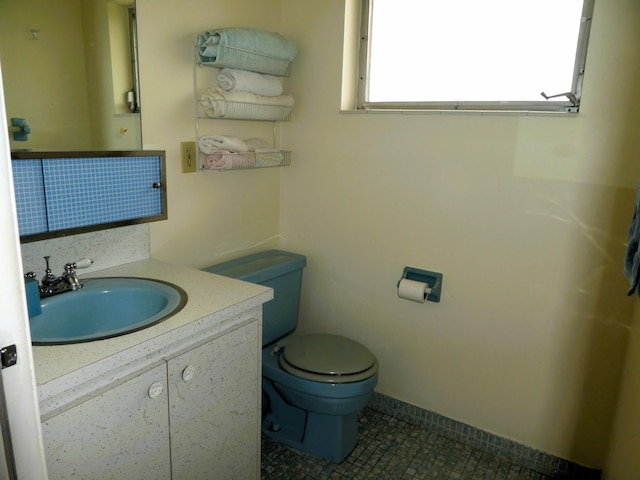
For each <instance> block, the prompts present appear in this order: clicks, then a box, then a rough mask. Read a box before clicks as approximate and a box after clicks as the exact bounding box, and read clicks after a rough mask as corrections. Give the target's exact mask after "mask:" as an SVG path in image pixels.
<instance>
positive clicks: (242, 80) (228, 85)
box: [218, 68, 282, 97]
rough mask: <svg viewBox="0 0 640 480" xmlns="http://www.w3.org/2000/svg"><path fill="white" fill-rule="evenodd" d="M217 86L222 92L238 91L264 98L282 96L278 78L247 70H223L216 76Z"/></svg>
mask: <svg viewBox="0 0 640 480" xmlns="http://www.w3.org/2000/svg"><path fill="white" fill-rule="evenodd" d="M218 85H220V88H222V89H223V90H239V91H242V92H250V93H255V94H256V95H262V96H265V97H277V96H279V95H282V83H280V80H279V79H278V77H274V76H273V75H267V74H265V73H256V72H250V71H249V70H238V69H236V68H223V69H222V70H221V71H220V73H219V74H218Z"/></svg>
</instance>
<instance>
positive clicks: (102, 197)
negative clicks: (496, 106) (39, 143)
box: [42, 155, 166, 231]
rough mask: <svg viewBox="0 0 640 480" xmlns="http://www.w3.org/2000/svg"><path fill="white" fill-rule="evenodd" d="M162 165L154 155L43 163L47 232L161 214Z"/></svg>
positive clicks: (46, 159)
mask: <svg viewBox="0 0 640 480" xmlns="http://www.w3.org/2000/svg"><path fill="white" fill-rule="evenodd" d="M161 162H162V159H161V157H160V156H155V155H150V156H139V157H116V156H114V157H88V158H45V159H43V160H42V170H43V172H44V188H45V197H46V201H47V221H48V224H49V230H50V231H56V230H64V229H70V228H76V227H84V226H87V225H96V224H110V223H114V222H122V221H131V220H135V219H141V218H147V219H151V218H154V217H160V216H162V215H163V196H162V188H161V186H162V165H161ZM154 185H156V186H157V188H154ZM164 213H166V212H164ZM165 218H166V217H165Z"/></svg>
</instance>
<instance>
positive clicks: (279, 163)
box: [202, 150, 291, 171]
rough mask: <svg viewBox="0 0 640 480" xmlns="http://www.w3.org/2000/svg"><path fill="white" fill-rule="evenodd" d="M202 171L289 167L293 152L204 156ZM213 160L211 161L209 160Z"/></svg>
mask: <svg viewBox="0 0 640 480" xmlns="http://www.w3.org/2000/svg"><path fill="white" fill-rule="evenodd" d="M203 156H204V157H205V158H204V160H203V163H202V170H206V171H216V170H217V171H225V170H247V169H254V168H272V167H288V166H290V165H291V152H288V151H284V150H273V151H269V152H247V153H223V154H218V155H204V154H203ZM210 157H211V159H210V160H209V158H210Z"/></svg>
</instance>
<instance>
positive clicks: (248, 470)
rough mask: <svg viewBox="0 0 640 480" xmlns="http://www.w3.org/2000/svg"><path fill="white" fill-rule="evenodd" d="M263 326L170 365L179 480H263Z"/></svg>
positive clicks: (245, 329)
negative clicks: (257, 479)
mask: <svg viewBox="0 0 640 480" xmlns="http://www.w3.org/2000/svg"><path fill="white" fill-rule="evenodd" d="M259 348H260V342H259V325H258V322H257V321H256V322H253V323H251V324H248V325H245V326H243V327H241V328H239V329H237V330H234V331H233V332H230V333H228V334H226V335H223V336H222V337H219V338H217V339H215V340H212V341H211V342H209V343H206V344H204V345H202V346H200V347H198V348H195V349H194V350H191V351H189V352H187V353H185V354H183V355H180V356H179V357H176V358H174V359H172V360H170V361H169V370H168V371H169V409H170V414H169V418H170V425H171V427H170V428H171V464H172V471H173V479H174V480H196V479H205V480H210V479H225V480H244V479H256V478H259V476H260V426H259V410H260V403H259V396H260V395H259V394H260V377H261V367H260V356H259Z"/></svg>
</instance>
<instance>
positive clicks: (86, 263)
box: [75, 258, 93, 268]
mask: <svg viewBox="0 0 640 480" xmlns="http://www.w3.org/2000/svg"><path fill="white" fill-rule="evenodd" d="M91 265H93V258H81V259H80V260H76V262H75V268H88V267H90V266H91Z"/></svg>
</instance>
